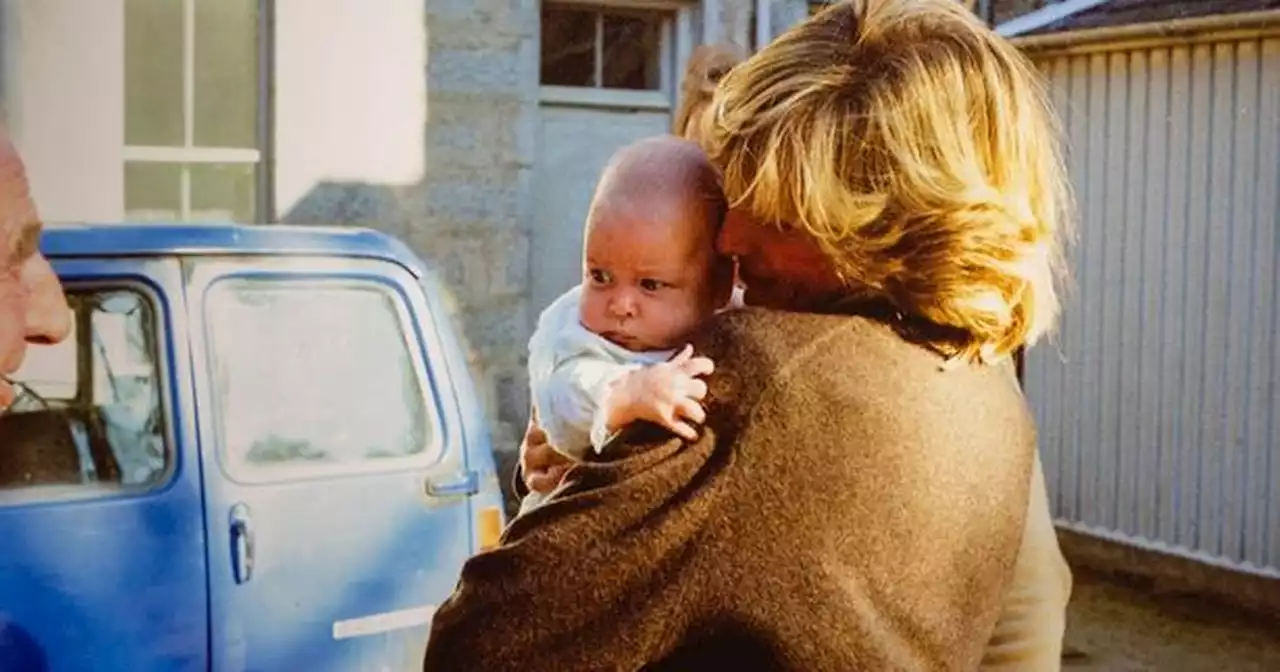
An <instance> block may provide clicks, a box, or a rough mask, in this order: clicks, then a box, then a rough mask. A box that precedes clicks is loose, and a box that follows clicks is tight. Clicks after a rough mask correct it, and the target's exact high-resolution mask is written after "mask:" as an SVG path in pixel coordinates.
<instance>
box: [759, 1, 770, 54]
mask: <svg viewBox="0 0 1280 672" xmlns="http://www.w3.org/2000/svg"><path fill="white" fill-rule="evenodd" d="M769 4H770V2H769V0H756V10H755V11H756V35H755V38H756V51H760V49H761V47H763V46H764V45H766V44H769V43H770V42H772V41H773V27H772V26H771V25H770V21H769V19H770V11H769V10H770V7H769Z"/></svg>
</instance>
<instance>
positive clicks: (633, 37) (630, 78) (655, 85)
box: [601, 12, 662, 91]
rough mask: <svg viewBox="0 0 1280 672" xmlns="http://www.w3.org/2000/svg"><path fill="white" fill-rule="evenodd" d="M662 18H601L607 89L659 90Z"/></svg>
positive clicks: (646, 15) (603, 74)
mask: <svg viewBox="0 0 1280 672" xmlns="http://www.w3.org/2000/svg"><path fill="white" fill-rule="evenodd" d="M661 56H662V15H660V14H656V13H654V12H643V13H642V12H635V13H626V14H623V13H616V14H614V13H610V14H605V15H604V60H603V62H602V63H601V77H602V78H603V80H604V87H605V88H606V89H632V90H639V91H657V90H659V89H660V88H661V87H662V77H661V75H660V72H661V60H660V59H661Z"/></svg>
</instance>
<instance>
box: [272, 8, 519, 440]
mask: <svg viewBox="0 0 1280 672" xmlns="http://www.w3.org/2000/svg"><path fill="white" fill-rule="evenodd" d="M376 9H377V11H373V10H374V7H371V6H369V4H368V3H367V2H364V1H363V0H318V1H317V0H278V10H277V11H278V18H277V23H278V26H277V34H278V39H277V47H276V51H277V55H276V56H277V103H276V105H277V110H276V112H277V123H276V129H277V157H276V161H277V165H276V170H277V174H276V184H277V190H276V191H277V208H278V211H279V212H280V215H281V219H282V220H283V221H287V222H295V223H346V224H353V225H363V226H371V227H374V228H378V229H381V230H384V231H386V232H388V233H391V234H393V235H396V236H398V237H400V238H402V239H403V240H405V241H406V242H407V243H408V244H409V245H410V247H412V248H413V249H414V250H415V251H416V252H417V253H418V254H420V255H421V256H423V257H424V258H425V259H427V260H428V261H429V262H432V263H433V264H434V265H435V266H436V267H437V268H438V269H440V271H441V273H442V275H443V277H444V278H445V280H446V282H447V285H448V287H449V289H450V290H451V291H452V293H453V296H454V299H455V300H456V310H457V314H456V318H457V320H456V321H457V323H458V325H459V326H460V328H461V331H462V333H463V336H464V339H465V341H466V342H467V343H468V344H469V346H470V355H471V360H472V361H471V364H472V371H473V373H474V374H475V376H476V379H477V384H478V388H479V390H480V393H481V396H482V398H483V399H484V400H485V401H486V403H487V405H488V411H489V416H490V417H491V418H493V419H494V421H495V423H494V429H495V441H496V445H497V446H498V447H499V448H500V449H501V448H503V447H506V446H511V445H513V442H514V440H515V439H516V438H517V437H518V434H517V432H518V431H522V430H523V422H524V420H525V415H526V412H525V408H526V407H527V403H528V402H527V394H526V393H525V384H524V382H523V381H524V373H523V372H524V348H525V341H526V338H527V331H528V323H529V318H528V310H529V307H528V305H527V304H528V301H527V298H528V284H529V252H528V249H529V226H530V221H529V217H528V213H529V212H531V210H532V207H531V205H530V203H531V198H532V187H531V176H532V167H533V161H534V155H533V154H534V133H535V132H536V122H537V81H538V71H537V68H538V52H537V48H536V45H537V42H536V38H537V28H538V4H537V2H536V1H535V0H517V1H516V2H510V1H498V0H479V1H473V0H425V1H424V0H388V1H384V2H379V3H377V5H376Z"/></svg>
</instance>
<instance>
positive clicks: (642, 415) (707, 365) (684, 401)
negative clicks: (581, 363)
mask: <svg viewBox="0 0 1280 672" xmlns="http://www.w3.org/2000/svg"><path fill="white" fill-rule="evenodd" d="M714 369H715V366H714V365H713V364H712V362H711V360H710V359H707V358H706V357H694V356H693V348H692V347H690V346H686V347H685V349H684V350H682V351H681V352H680V354H678V355H676V356H675V357H674V358H672V359H671V360H670V361H666V362H661V363H659V364H654V365H652V366H647V367H644V368H639V369H635V370H633V371H629V372H627V373H624V374H623V375H621V376H619V377H618V378H617V379H615V380H614V381H613V382H612V383H611V384H610V386H609V389H608V391H607V392H606V393H605V397H604V400H603V403H602V404H601V408H600V410H599V412H598V413H597V414H596V416H597V417H596V421H595V423H594V424H593V431H592V434H591V438H592V445H594V446H595V448H596V450H599V449H600V447H601V445H603V444H604V443H605V442H606V441H607V438H608V436H609V435H612V434H613V433H614V432H616V431H618V430H620V429H622V428H623V427H625V426H627V425H629V424H631V423H633V422H635V421H637V420H647V421H649V422H652V423H654V424H657V425H661V426H663V427H666V428H667V429H669V430H671V431H672V432H674V433H675V434H676V435H677V436H679V437H681V438H684V439H688V440H690V441H693V440H696V439H697V438H698V432H697V430H696V429H694V425H700V424H702V423H703V422H704V421H705V420H706V411H704V410H703V408H702V403H701V402H702V399H703V398H704V397H706V396H707V384H706V383H705V382H703V381H702V380H699V377H700V376H705V375H708V374H710V373H711V372H712V371H713V370H714Z"/></svg>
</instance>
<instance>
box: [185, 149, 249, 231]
mask: <svg viewBox="0 0 1280 672" xmlns="http://www.w3.org/2000/svg"><path fill="white" fill-rule="evenodd" d="M257 167H258V166H257V164H255V163H193V164H191V167H190V169H191V216H190V218H189V219H191V220H192V221H201V222H239V223H242V224H251V223H253V222H255V221H256V217H254V214H255V211H256V210H257V208H256V207H255V203H256V197H257V182H256V179H257Z"/></svg>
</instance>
